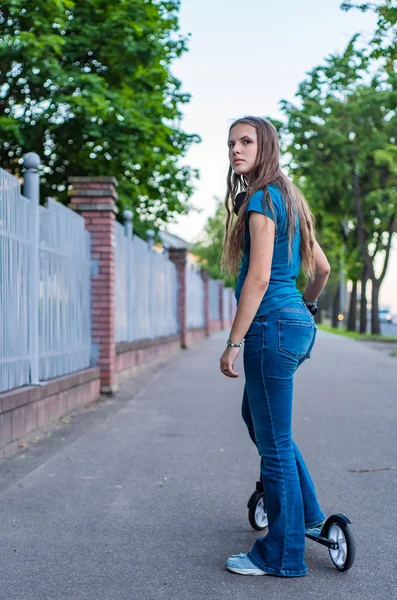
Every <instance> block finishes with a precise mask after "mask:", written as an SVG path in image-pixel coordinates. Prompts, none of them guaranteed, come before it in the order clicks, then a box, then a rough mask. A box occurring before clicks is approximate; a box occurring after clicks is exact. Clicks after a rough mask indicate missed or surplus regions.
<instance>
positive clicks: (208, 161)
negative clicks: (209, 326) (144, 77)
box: [168, 0, 397, 313]
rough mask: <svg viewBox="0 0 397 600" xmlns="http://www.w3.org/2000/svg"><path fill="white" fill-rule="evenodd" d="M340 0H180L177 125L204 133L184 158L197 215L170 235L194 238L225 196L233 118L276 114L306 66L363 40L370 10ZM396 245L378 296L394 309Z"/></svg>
mask: <svg viewBox="0 0 397 600" xmlns="http://www.w3.org/2000/svg"><path fill="white" fill-rule="evenodd" d="M340 3H341V2H340V0H322V1H321V0H299V1H298V0H283V1H279V2H274V1H270V0H244V2H241V1H238V0H181V10H180V25H181V32H182V33H183V34H188V33H190V34H191V37H190V40H189V43H188V46H189V51H188V52H186V53H185V54H184V55H183V56H182V57H181V58H180V59H178V60H177V61H175V62H174V63H173V68H172V71H173V73H174V75H175V76H176V77H177V78H178V79H180V80H181V82H182V90H183V91H184V92H187V93H190V94H191V101H190V103H189V104H187V105H185V106H184V107H183V113H184V119H183V122H182V127H183V128H184V130H185V131H187V132H189V133H198V134H199V135H200V136H201V138H202V143H201V144H196V145H194V146H193V147H192V148H191V149H190V150H189V151H188V154H187V156H186V159H185V161H184V162H186V163H187V164H189V165H191V166H192V167H194V168H197V169H199V171H200V180H199V181H198V182H197V183H196V191H195V193H194V195H193V197H192V199H191V202H192V204H193V205H194V206H195V207H196V208H198V209H199V210H200V211H201V212H200V213H197V212H193V213H191V214H190V215H188V216H180V217H178V219H177V223H175V224H172V225H170V226H169V227H168V230H169V231H170V232H171V233H174V234H176V235H179V236H181V237H183V238H184V239H186V240H188V241H195V240H196V239H197V238H198V237H199V235H200V233H201V232H202V230H203V228H204V226H205V223H206V221H207V219H208V217H209V216H212V215H213V214H214V212H215V207H216V200H215V199H214V196H215V197H218V198H222V199H223V197H224V194H225V191H226V187H225V181H226V174H227V169H228V160H227V145H226V141H227V134H228V129H229V126H230V124H231V122H232V121H233V120H234V119H236V118H239V117H241V116H244V115H247V114H252V115H258V116H267V117H273V118H281V117H282V113H281V112H280V106H279V102H280V100H282V99H284V100H288V101H290V102H294V96H295V93H296V91H297V88H298V84H299V83H300V82H301V81H302V80H303V79H304V78H305V74H306V73H307V72H308V71H310V70H311V69H312V68H313V67H314V66H317V65H319V64H321V63H322V61H323V59H324V58H325V57H326V56H328V55H329V54H332V53H341V52H343V50H344V48H345V47H346V45H347V43H348V41H349V40H350V38H351V37H352V35H353V34H354V33H356V32H363V33H364V34H365V35H366V37H367V39H369V34H370V32H371V31H373V29H374V26H375V21H376V20H375V17H374V15H373V14H370V13H366V14H363V13H360V12H359V11H355V10H353V11H350V12H348V13H345V12H343V11H342V10H340V8H339V6H340ZM395 237H396V236H395ZM394 246H395V249H394V251H393V253H392V257H391V263H390V266H389V269H388V274H387V276H386V280H385V282H384V284H383V288H382V290H381V297H380V300H381V303H382V304H384V305H386V306H390V308H392V310H393V312H395V313H397V242H396V240H395V242H394ZM393 272H394V275H393Z"/></svg>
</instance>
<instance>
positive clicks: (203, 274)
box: [201, 269, 210, 336]
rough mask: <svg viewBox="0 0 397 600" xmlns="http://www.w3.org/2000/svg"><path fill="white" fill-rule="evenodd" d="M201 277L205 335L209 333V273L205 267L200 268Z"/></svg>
mask: <svg viewBox="0 0 397 600" xmlns="http://www.w3.org/2000/svg"><path fill="white" fill-rule="evenodd" d="M201 277H202V280H203V287H204V328H205V335H206V336H209V334H210V295H209V283H208V279H209V274H208V271H207V270H206V269H201Z"/></svg>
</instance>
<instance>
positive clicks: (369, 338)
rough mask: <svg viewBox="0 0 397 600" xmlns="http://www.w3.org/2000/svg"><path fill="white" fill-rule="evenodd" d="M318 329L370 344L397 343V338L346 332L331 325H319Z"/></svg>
mask: <svg viewBox="0 0 397 600" xmlns="http://www.w3.org/2000/svg"><path fill="white" fill-rule="evenodd" d="M317 327H318V328H319V329H321V330H322V331H328V332H329V333H336V334H337V335H344V336H345V337H349V338H351V339H353V340H367V341H370V342H397V337H395V336H392V335H373V334H372V333H357V331H346V329H337V328H336V327H330V326H329V325H323V324H321V323H319V324H317ZM396 356H397V352H396Z"/></svg>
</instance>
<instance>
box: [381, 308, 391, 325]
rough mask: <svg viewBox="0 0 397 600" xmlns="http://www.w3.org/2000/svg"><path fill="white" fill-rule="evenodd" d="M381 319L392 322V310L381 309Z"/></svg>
mask: <svg viewBox="0 0 397 600" xmlns="http://www.w3.org/2000/svg"><path fill="white" fill-rule="evenodd" d="M379 321H380V322H381V323H391V322H392V318H391V314H390V312H389V311H388V310H380V311H379Z"/></svg>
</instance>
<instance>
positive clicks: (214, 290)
mask: <svg viewBox="0 0 397 600" xmlns="http://www.w3.org/2000/svg"><path fill="white" fill-rule="evenodd" d="M208 294H209V305H210V320H211V321H219V320H220V318H221V317H220V310H219V281H217V280H216V279H210V280H209V282H208Z"/></svg>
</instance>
